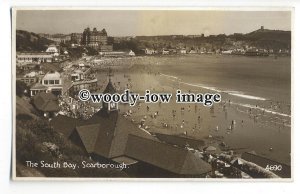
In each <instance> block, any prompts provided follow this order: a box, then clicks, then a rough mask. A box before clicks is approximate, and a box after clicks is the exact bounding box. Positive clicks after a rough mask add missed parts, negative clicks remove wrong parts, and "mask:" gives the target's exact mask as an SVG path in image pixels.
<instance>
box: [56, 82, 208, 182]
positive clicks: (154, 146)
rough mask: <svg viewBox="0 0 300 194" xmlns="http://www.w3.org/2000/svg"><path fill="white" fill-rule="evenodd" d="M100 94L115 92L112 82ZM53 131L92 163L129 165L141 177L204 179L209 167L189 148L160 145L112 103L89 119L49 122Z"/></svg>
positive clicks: (157, 140)
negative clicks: (64, 138)
mask: <svg viewBox="0 0 300 194" xmlns="http://www.w3.org/2000/svg"><path fill="white" fill-rule="evenodd" d="M103 93H110V94H113V93H116V90H115V88H114V87H113V84H112V83H111V81H109V82H108V84H107V86H106V88H105V90H104V92H103ZM51 125H52V126H53V128H54V130H56V131H57V132H59V133H61V134H63V135H64V136H65V137H66V138H68V139H69V140H70V141H72V142H73V143H75V144H77V145H78V146H80V147H81V148H83V149H84V150H85V151H86V153H87V155H88V156H90V157H91V158H92V159H93V160H94V161H101V162H103V161H106V162H109V163H119V164H123V163H125V164H126V165H128V166H130V167H129V168H128V169H124V170H125V171H126V173H128V174H129V175H130V174H132V175H133V176H135V177H137V176H141V177H205V175H206V174H207V173H209V172H211V166H210V164H208V163H206V162H205V161H203V160H202V159H201V158H200V157H198V155H197V154H195V153H193V152H191V151H189V150H188V149H184V148H179V147H175V146H173V145H171V144H167V143H164V142H161V141H160V140H159V139H157V138H156V137H155V136H154V135H151V134H150V133H149V132H148V131H146V130H144V129H141V128H138V127H137V126H136V125H135V124H134V123H132V122H131V121H130V120H127V119H126V118H125V117H124V116H122V115H120V114H119V110H118V106H117V105H116V104H114V103H110V104H107V103H103V104H102V109H101V110H100V111H99V112H97V113H95V114H94V115H93V116H92V117H91V118H90V119H88V120H80V119H73V118H70V117H66V116H63V115H59V116H57V117H55V118H54V119H53V120H52V121H51Z"/></svg>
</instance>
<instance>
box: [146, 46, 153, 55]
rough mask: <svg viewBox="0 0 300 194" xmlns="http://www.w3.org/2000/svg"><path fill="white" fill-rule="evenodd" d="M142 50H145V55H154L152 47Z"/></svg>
mask: <svg viewBox="0 0 300 194" xmlns="http://www.w3.org/2000/svg"><path fill="white" fill-rule="evenodd" d="M144 51H145V54H146V55H154V54H155V51H154V49H148V48H146V49H145V50H144Z"/></svg>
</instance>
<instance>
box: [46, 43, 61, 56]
mask: <svg viewBox="0 0 300 194" xmlns="http://www.w3.org/2000/svg"><path fill="white" fill-rule="evenodd" d="M46 53H51V54H54V53H59V49H58V48H57V46H55V45H53V44H51V45H49V46H48V48H47V50H46Z"/></svg>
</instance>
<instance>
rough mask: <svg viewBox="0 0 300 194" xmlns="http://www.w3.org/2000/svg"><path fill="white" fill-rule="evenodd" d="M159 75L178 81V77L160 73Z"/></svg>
mask: <svg viewBox="0 0 300 194" xmlns="http://www.w3.org/2000/svg"><path fill="white" fill-rule="evenodd" d="M160 75H162V76H166V77H171V78H174V79H178V77H176V76H173V75H167V74H163V73H160Z"/></svg>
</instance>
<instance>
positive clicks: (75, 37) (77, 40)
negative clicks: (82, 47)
mask: <svg viewBox="0 0 300 194" xmlns="http://www.w3.org/2000/svg"><path fill="white" fill-rule="evenodd" d="M71 41H72V43H73V44H81V41H82V33H72V34H71Z"/></svg>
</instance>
